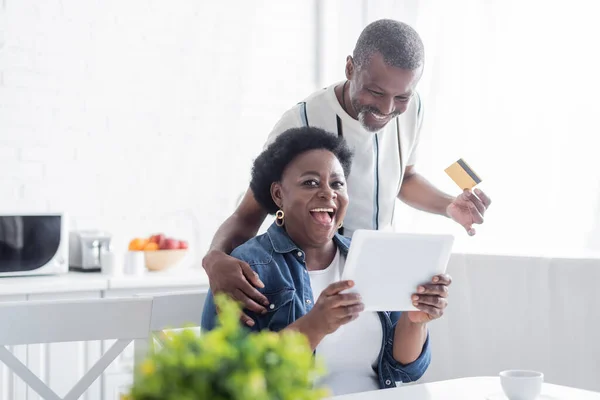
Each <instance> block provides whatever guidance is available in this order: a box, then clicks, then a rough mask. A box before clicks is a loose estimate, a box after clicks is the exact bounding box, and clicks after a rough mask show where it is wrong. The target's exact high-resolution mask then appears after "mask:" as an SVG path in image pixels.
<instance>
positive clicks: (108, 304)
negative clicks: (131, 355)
mask: <svg viewBox="0 0 600 400" xmlns="http://www.w3.org/2000/svg"><path fill="white" fill-rule="evenodd" d="M152 301H153V299H152V298H151V297H149V298H144V297H141V298H119V299H88V300H52V301H22V302H7V303H1V304H0V361H1V362H3V363H4V364H5V365H6V366H7V367H8V368H9V369H11V370H12V371H13V372H14V373H15V374H16V375H17V376H19V377H20V378H21V379H22V380H23V381H24V382H25V383H26V384H27V385H28V386H29V387H30V388H32V389H33V390H34V391H35V392H37V393H38V394H39V395H40V396H41V397H42V398H44V399H46V400H76V399H78V398H79V397H80V396H81V395H82V394H83V393H84V392H85V391H86V390H87V389H88V388H89V387H90V385H91V384H92V383H93V382H94V381H95V380H96V379H98V377H99V376H100V375H101V374H102V372H103V371H104V370H105V369H106V368H107V367H108V366H109V365H110V363H111V362H112V361H113V360H114V359H115V358H116V357H117V356H118V355H119V354H120V353H121V352H122V351H123V350H124V349H125V347H127V345H129V344H130V343H131V342H132V341H133V340H136V339H145V338H147V337H148V331H149V329H150V321H151V313H152ZM109 339H117V340H116V342H115V343H114V344H113V345H112V346H111V347H110V348H109V349H108V350H107V351H106V353H105V354H103V355H102V357H101V358H100V359H99V360H98V361H97V362H96V363H95V364H94V365H93V366H92V368H90V370H89V371H88V372H87V373H86V374H85V375H84V376H83V377H82V378H81V379H80V380H79V381H78V382H77V383H76V384H75V385H74V386H73V388H72V389H71V390H70V391H69V392H68V393H67V394H66V396H65V397H64V398H63V399H61V397H60V396H58V395H57V394H56V393H55V392H54V391H53V390H52V389H50V388H49V387H48V386H47V385H46V384H45V383H44V382H43V381H42V380H41V379H40V378H38V377H37V376H36V375H35V374H34V373H33V372H32V371H31V370H29V369H28V368H27V366H26V365H24V364H23V363H22V362H21V361H20V360H18V359H17V358H16V357H15V356H14V355H13V354H12V353H11V352H9V351H8V350H7V349H6V347H5V346H11V345H30V344H38V343H58V342H75V341H90V340H109Z"/></svg>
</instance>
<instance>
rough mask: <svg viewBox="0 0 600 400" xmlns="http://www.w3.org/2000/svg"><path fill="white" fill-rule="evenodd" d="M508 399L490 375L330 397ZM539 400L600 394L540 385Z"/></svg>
mask: <svg viewBox="0 0 600 400" xmlns="http://www.w3.org/2000/svg"><path fill="white" fill-rule="evenodd" d="M375 399H377V400H402V399H411V400H438V399H439V400H484V399H485V400H508V398H507V397H506V396H504V394H503V393H502V387H501V386H500V379H499V378H498V377H493V376H481V377H469V378H460V379H451V380H445V381H438V382H431V383H424V384H408V385H405V386H400V387H397V388H393V389H385V390H374V391H370V392H363V393H354V394H349V395H345V396H338V397H333V398H332V400H375ZM538 399H539V400H600V393H596V392H590V391H587V390H580V389H575V388H572V387H567V386H560V385H555V384H551V383H544V384H543V385H542V393H541V396H539V397H538Z"/></svg>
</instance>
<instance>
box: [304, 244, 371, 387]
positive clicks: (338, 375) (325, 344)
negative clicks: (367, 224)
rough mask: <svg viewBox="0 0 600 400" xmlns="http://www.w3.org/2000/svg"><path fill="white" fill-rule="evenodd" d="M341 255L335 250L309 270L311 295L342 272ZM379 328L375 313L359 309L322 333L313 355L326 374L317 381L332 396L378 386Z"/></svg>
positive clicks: (319, 291)
mask: <svg viewBox="0 0 600 400" xmlns="http://www.w3.org/2000/svg"><path fill="white" fill-rule="evenodd" d="M344 262H345V257H344V256H343V255H341V254H340V251H339V249H338V251H337V254H336V255H335V258H334V259H333V261H332V262H331V264H330V265H329V266H328V267H327V268H325V269H323V270H320V271H309V275H310V285H311V288H312V291H313V298H314V299H315V301H316V299H318V298H319V295H320V294H321V292H322V291H323V290H324V289H325V288H326V287H327V286H329V285H330V284H332V283H334V282H338V281H339V280H340V278H341V275H342V268H343V265H344ZM382 341H383V328H382V327H381V321H380V320H379V316H378V315H377V313H376V312H362V313H361V314H360V315H359V317H358V318H357V319H355V320H354V321H352V322H350V323H348V324H346V325H343V326H341V327H340V328H338V330H337V331H335V332H334V333H332V334H330V335H327V336H325V338H324V339H323V340H322V341H321V343H319V345H318V346H317V348H316V355H317V357H321V359H322V360H323V361H324V363H325V367H326V369H327V375H326V376H324V377H323V378H322V380H321V381H320V382H318V384H319V386H322V385H324V386H327V387H328V388H329V389H330V390H331V391H332V392H333V395H334V396H339V395H343V394H348V393H357V392H366V391H369V390H377V389H379V383H378V380H377V374H376V373H375V371H374V370H373V367H374V366H376V365H377V360H378V358H379V352H380V350H381V343H382Z"/></svg>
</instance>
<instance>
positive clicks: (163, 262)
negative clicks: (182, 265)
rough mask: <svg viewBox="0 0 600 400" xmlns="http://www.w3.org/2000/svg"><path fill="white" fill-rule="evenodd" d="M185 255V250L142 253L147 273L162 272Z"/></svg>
mask: <svg viewBox="0 0 600 400" xmlns="http://www.w3.org/2000/svg"><path fill="white" fill-rule="evenodd" d="M186 254H187V249H181V250H154V251H144V258H145V259H146V268H147V269H148V270H149V271H162V270H165V269H167V268H170V267H172V266H173V265H175V264H177V263H178V262H180V261H181V260H182V259H183V257H185V255H186Z"/></svg>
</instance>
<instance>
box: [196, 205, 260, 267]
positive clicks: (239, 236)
mask: <svg viewBox="0 0 600 400" xmlns="http://www.w3.org/2000/svg"><path fill="white" fill-rule="evenodd" d="M256 232H258V228H254V227H253V226H251V225H250V224H247V223H243V221H241V220H240V218H239V217H238V216H237V214H232V215H231V216H230V217H229V218H227V219H226V220H225V222H223V223H222V224H221V226H220V227H219V229H217V232H216V233H215V235H214V237H213V240H212V242H211V244H210V248H209V250H208V253H207V254H206V256H205V257H204V259H203V260H202V266H203V267H204V268H206V265H207V264H210V261H211V259H212V256H213V255H215V254H216V253H220V252H223V253H225V254H230V253H231V252H232V251H233V249H235V248H236V247H237V246H239V245H241V244H243V243H245V242H246V241H247V240H249V239H250V238H252V237H253V236H255V235H256Z"/></svg>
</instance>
